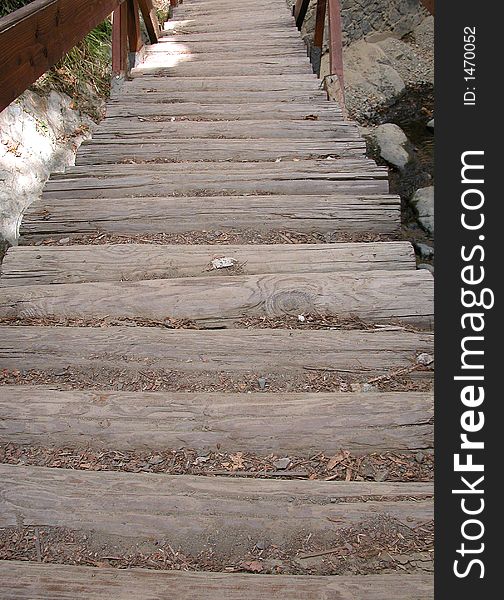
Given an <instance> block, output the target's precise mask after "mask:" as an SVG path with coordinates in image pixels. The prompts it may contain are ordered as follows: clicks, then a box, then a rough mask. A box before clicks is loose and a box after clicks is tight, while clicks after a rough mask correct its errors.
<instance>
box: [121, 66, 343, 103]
mask: <svg viewBox="0 0 504 600" xmlns="http://www.w3.org/2000/svg"><path fill="white" fill-rule="evenodd" d="M142 90H156V91H159V92H165V93H167V92H174V93H176V92H190V91H196V92H197V91H200V92H205V91H207V92H211V91H214V92H215V91H217V92H218V91H222V90H226V91H227V92H231V91H234V92H243V91H248V92H261V91H262V92H274V91H289V92H302V91H304V92H306V91H308V92H315V91H320V90H322V86H321V83H320V81H319V80H318V79H317V77H316V75H314V74H313V73H311V74H309V73H308V74H306V75H302V74H300V73H296V74H295V75H289V74H287V75H253V74H251V75H249V76H247V77H230V76H220V77H212V78H211V79H201V80H199V81H198V80H197V79H192V78H186V77H178V78H177V77H169V78H161V77H149V78H148V79H142V78H141V77H139V78H137V79H132V80H131V81H126V82H124V83H123V85H122V87H121V88H119V92H118V93H117V96H119V97H123V91H124V95H125V96H128V95H129V94H130V93H131V94H135V93H138V92H140V91H142ZM114 97H116V96H114ZM328 105H330V106H331V107H332V108H333V109H334V111H335V112H336V113H338V112H340V110H339V107H338V105H337V104H336V103H335V102H332V103H330V102H328Z"/></svg>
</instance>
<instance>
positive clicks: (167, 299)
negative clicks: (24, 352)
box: [0, 270, 434, 327]
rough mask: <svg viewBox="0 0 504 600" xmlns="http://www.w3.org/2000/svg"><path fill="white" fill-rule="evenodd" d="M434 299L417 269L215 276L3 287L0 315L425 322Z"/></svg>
mask: <svg viewBox="0 0 504 600" xmlns="http://www.w3.org/2000/svg"><path fill="white" fill-rule="evenodd" d="M433 304H434V280H433V277H432V275H431V274H430V273H429V272H428V271H423V270H419V271H392V272H390V273H389V272H387V271H372V272H367V273H362V272H360V273H357V274H350V273H323V274H321V273H302V274H301V273H299V274H294V275H290V274H267V275H236V276H235V277H228V276H226V275H222V276H220V277H213V278H212V279H209V278H208V277H188V278H187V277H181V278H178V279H152V280H146V281H135V282H131V281H120V282H117V281H106V282H93V283H67V284H61V285H58V286H54V285H25V286H19V287H8V288H5V289H4V290H3V293H2V295H1V297H0V318H1V317H3V318H21V319H22V318H24V317H37V318H43V317H56V318H61V319H65V318H90V319H93V318H96V319H103V318H106V317H110V318H121V317H126V318H132V319H135V318H145V319H153V320H157V321H162V320H163V319H165V318H166V317H170V318H174V319H188V320H190V321H193V322H195V323H197V324H198V325H199V326H201V327H233V326H234V325H235V323H236V321H239V320H240V319H241V318H243V317H267V318H274V317H283V316H285V315H302V314H320V315H326V316H337V317H341V318H350V317H351V316H352V315H354V316H357V317H359V318H361V319H363V320H364V321H366V322H370V323H379V322H383V321H384V322H390V321H399V322H404V323H410V324H413V325H419V326H422V327H431V326H432V319H433V311H434V306H433Z"/></svg>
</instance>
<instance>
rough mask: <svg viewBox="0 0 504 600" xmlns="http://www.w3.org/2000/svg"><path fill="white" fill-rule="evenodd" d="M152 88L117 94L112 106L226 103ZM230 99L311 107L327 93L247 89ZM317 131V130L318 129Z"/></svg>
mask: <svg viewBox="0 0 504 600" xmlns="http://www.w3.org/2000/svg"><path fill="white" fill-rule="evenodd" d="M150 90H151V91H149V88H147V89H145V90H136V89H135V90H131V91H130V92H129V93H128V94H124V95H120V96H119V95H116V96H115V97H114V98H112V99H111V100H110V102H109V104H110V105H111V106H112V105H113V104H121V105H122V106H126V105H128V104H141V103H143V102H144V103H145V104H146V105H147V104H164V105H171V104H182V103H185V102H192V103H196V102H198V103H201V104H211V103H214V104H222V97H223V91H224V90H221V91H213V92H206V91H199V90H190V91H182V90H181V91H178V92H165V91H162V90H161V91H158V90H156V89H155V88H150ZM226 97H227V99H228V101H229V103H230V104H248V103H252V104H258V103H262V102H264V103H267V102H275V103H279V102H289V103H294V104H300V103H303V102H306V103H307V104H309V103H310V102H314V101H317V102H318V101H324V100H325V93H324V92H323V91H322V90H301V91H299V90H284V91H279V90H274V91H263V90H258V91H254V92H252V91H247V90H239V91H234V90H229V91H226ZM314 131H316V130H314Z"/></svg>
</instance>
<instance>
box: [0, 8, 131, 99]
mask: <svg viewBox="0 0 504 600" xmlns="http://www.w3.org/2000/svg"><path fill="white" fill-rule="evenodd" d="M123 1H124V0H36V1H35V2H32V3H31V4H29V5H27V6H25V7H23V8H22V9H20V10H19V11H15V12H13V13H11V14H9V15H7V16H5V17H3V18H2V19H0V55H1V56H2V69H1V71H0V111H1V110H3V109H4V108H5V107H6V106H8V105H9V104H10V103H11V102H12V101H13V100H15V99H16V98H17V97H18V96H19V95H20V94H22V93H23V92H24V91H25V90H26V89H27V88H28V87H29V86H30V85H31V84H32V83H33V82H34V81H36V80H37V79H38V78H39V77H40V76H41V75H43V74H44V73H45V72H46V71H47V70H48V69H50V68H51V67H52V66H53V65H54V64H55V63H56V62H57V61H58V60H59V59H60V58H61V57H62V56H63V55H64V54H65V53H66V52H68V51H69V50H70V49H71V48H72V47H73V46H75V45H76V44H77V43H78V42H80V41H81V40H82V39H83V38H84V36H85V35H86V34H87V33H88V32H89V31H90V30H91V29H92V28H93V27H95V26H96V25H98V24H99V23H101V21H103V20H104V19H105V18H106V17H107V15H109V14H110V13H111V12H113V11H114V10H115V9H116V8H117V7H118V6H119V5H120V4H121V3H122V2H123Z"/></svg>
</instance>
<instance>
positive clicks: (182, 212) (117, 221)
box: [21, 164, 400, 252]
mask: <svg viewBox="0 0 504 600" xmlns="http://www.w3.org/2000/svg"><path fill="white" fill-rule="evenodd" d="M173 166H177V165H176V164H174V165H173ZM316 183H317V182H312V184H314V186H315V187H319V186H318V185H316ZM356 184H357V185H356ZM204 185H205V183H202V184H201V187H199V188H198V187H195V186H193V187H192V188H191V187H189V184H188V185H186V186H184V187H183V189H182V191H183V192H184V191H186V190H187V193H190V191H191V189H192V190H202V191H201V193H202V194H207V196H205V197H204V196H195V197H192V196H183V195H182V196H179V197H174V196H169V197H159V198H157V197H154V196H150V197H144V198H142V197H139V198H131V197H124V195H123V197H120V196H119V195H118V197H115V194H114V193H113V192H112V193H107V194H103V193H101V192H100V190H99V189H98V190H96V191H92V190H90V191H88V190H79V191H77V188H76V189H74V190H69V191H66V192H65V193H56V192H54V193H53V194H52V195H51V196H52V197H49V196H48V195H46V196H45V197H44V198H43V200H41V201H36V202H34V203H33V204H32V205H31V206H30V207H29V208H28V210H27V211H26V212H25V215H24V217H23V222H22V225H21V233H22V235H23V236H26V237H33V236H39V237H40V236H46V237H47V236H63V237H64V236H67V235H73V234H80V233H96V232H97V231H98V232H108V233H119V234H138V233H159V232H164V233H184V232H189V231H226V230H229V229H232V230H243V229H252V230H257V231H276V230H288V231H300V232H330V233H363V232H371V233H383V234H394V233H397V232H398V231H399V227H400V200H399V198H398V197H396V196H384V195H378V194H376V195H374V196H373V195H367V196H366V195H364V194H365V191H366V188H367V189H369V188H370V187H371V186H369V185H367V186H366V187H365V188H364V194H363V195H356V194H354V190H359V188H360V185H359V184H358V182H352V183H351V185H349V186H348V188H347V192H348V195H347V196H344V195H343V196H336V195H335V196H323V195H312V196H309V195H302V194H301V193H300V194H299V195H297V196H290V195H281V196H279V195H274V194H273V195H267V196H255V195H254V196H208V194H211V193H212V191H209V189H208V183H207V184H206V185H205V187H203V186H204ZM222 185H223V184H221V185H220V187H222ZM234 185H236V184H234ZM258 185H260V184H259V183H255V184H254V183H252V184H251V185H250V186H249V191H251V192H253V191H254V190H255V189H256V186H258ZM333 186H334V184H332V185H331V184H328V185H327V184H326V185H323V189H324V191H325V192H326V193H327V191H329V190H330V189H331V188H333ZM158 187H161V184H160V185H159V186H158ZM230 187H231V188H232V186H231V185H230ZM262 187H263V189H264V187H265V186H264V184H263V186H262ZM334 187H336V186H334ZM337 187H338V188H339V189H340V190H341V185H338V186H337ZM286 188H287V186H285V187H284V188H283V190H284V191H285V192H288V191H289V189H288V188H287V189H286ZM123 189H124V193H127V194H133V193H134V192H136V193H138V194H141V193H142V192H144V193H145V184H140V185H138V186H136V187H135V188H132V187H131V186H128V187H125V188H123ZM147 189H148V191H149V192H150V193H151V194H154V192H155V191H157V190H155V189H154V188H153V186H152V185H150V186H149V187H148V188H147ZM214 189H218V187H217V186H214ZM233 189H234V188H233ZM266 189H268V188H267V187H266ZM277 189H278V186H277ZM281 189H282V188H281ZM303 189H304V190H307V192H308V193H310V192H311V191H312V189H311V188H310V186H309V185H308V184H306V185H303ZM319 189H320V187H319ZM163 190H166V192H167V193H170V194H174V193H177V191H179V192H180V186H179V185H177V186H171V187H169V188H168V189H167V186H165V185H163V186H162V189H161V190H160V191H159V193H160V194H161V193H162V192H163ZM371 190H372V191H374V190H373V189H372V187H371ZM343 193H345V191H344V190H343ZM100 195H101V197H102V198H103V197H105V198H107V202H105V203H104V202H101V201H100V200H101V198H100V197H99V196H100ZM77 197H78V198H79V201H78V202H72V201H71V200H72V199H74V198H77ZM224 252H225V251H224Z"/></svg>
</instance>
